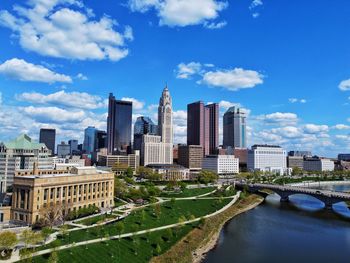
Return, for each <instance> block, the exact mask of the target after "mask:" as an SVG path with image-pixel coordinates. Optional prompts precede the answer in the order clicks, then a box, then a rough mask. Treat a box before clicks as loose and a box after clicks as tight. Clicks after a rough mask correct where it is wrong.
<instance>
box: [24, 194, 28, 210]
mask: <svg viewBox="0 0 350 263" xmlns="http://www.w3.org/2000/svg"><path fill="white" fill-rule="evenodd" d="M27 207H28V190H27V189H26V190H24V209H27Z"/></svg>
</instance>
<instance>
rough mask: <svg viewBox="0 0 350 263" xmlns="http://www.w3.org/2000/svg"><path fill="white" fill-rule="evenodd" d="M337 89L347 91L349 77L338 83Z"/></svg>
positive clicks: (349, 87) (349, 88) (348, 88)
mask: <svg viewBox="0 0 350 263" xmlns="http://www.w3.org/2000/svg"><path fill="white" fill-rule="evenodd" d="M338 87H339V89H340V90H341V91H348V90H350V79H346V80H343V81H341V82H340V83H339V86H338Z"/></svg>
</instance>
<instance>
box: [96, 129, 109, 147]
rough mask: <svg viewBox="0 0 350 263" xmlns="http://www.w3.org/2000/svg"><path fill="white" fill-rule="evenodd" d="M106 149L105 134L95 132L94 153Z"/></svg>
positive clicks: (103, 132) (104, 132)
mask: <svg viewBox="0 0 350 263" xmlns="http://www.w3.org/2000/svg"><path fill="white" fill-rule="evenodd" d="M106 147H107V132H106V131H100V130H99V131H97V132H96V151H97V150H98V149H103V148H106Z"/></svg>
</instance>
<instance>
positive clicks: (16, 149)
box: [0, 135, 52, 193]
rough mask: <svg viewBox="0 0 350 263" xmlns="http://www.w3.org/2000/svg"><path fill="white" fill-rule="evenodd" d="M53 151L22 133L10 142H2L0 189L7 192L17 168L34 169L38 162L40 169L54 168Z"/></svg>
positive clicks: (0, 147)
mask: <svg viewBox="0 0 350 263" xmlns="http://www.w3.org/2000/svg"><path fill="white" fill-rule="evenodd" d="M50 155H51V151H50V150H49V149H48V148H47V146H46V145H45V144H44V143H37V142H33V141H32V139H31V138H30V137H29V136H27V135H21V136H19V137H17V138H16V139H14V140H13V141H10V142H5V143H0V190H1V192H2V193H3V192H6V190H7V188H8V187H10V186H11V185H12V183H13V178H14V176H15V171H16V170H22V169H33V164H34V163H37V165H38V168H40V169H51V168H52V157H50Z"/></svg>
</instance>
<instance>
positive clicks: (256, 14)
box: [249, 0, 264, 18]
mask: <svg viewBox="0 0 350 263" xmlns="http://www.w3.org/2000/svg"><path fill="white" fill-rule="evenodd" d="M263 4H264V3H263V1H262V0H253V1H252V2H251V4H250V6H249V9H250V10H252V11H253V13H252V17H253V18H257V17H259V16H260V13H259V12H256V11H254V10H256V9H257V8H259V7H261V6H262V5H263Z"/></svg>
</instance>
